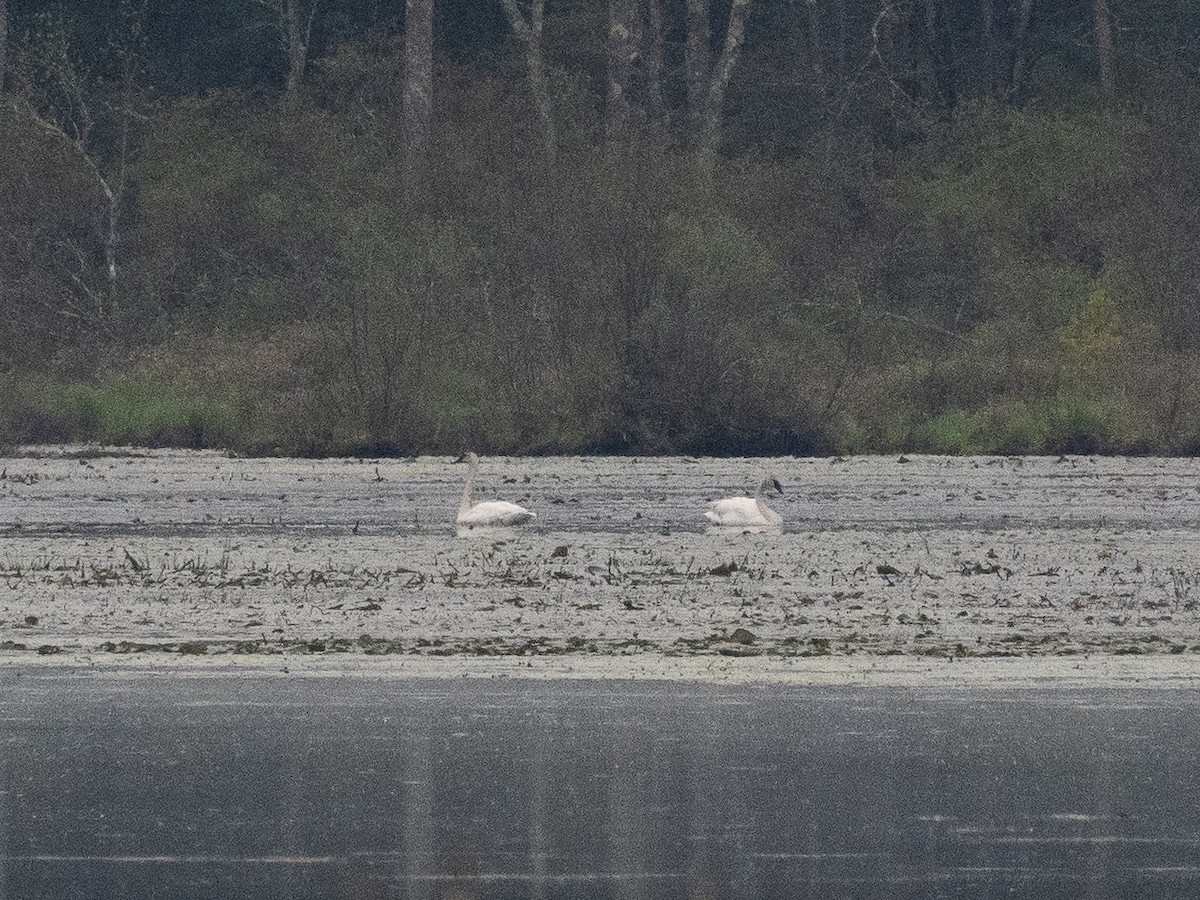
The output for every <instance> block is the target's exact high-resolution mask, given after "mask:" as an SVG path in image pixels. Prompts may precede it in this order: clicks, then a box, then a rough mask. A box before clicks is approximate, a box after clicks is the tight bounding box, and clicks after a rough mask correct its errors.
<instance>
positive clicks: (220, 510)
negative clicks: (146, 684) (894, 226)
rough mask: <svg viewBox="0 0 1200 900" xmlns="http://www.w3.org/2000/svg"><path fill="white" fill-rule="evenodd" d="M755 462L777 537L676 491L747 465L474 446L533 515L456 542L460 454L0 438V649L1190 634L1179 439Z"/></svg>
mask: <svg viewBox="0 0 1200 900" xmlns="http://www.w3.org/2000/svg"><path fill="white" fill-rule="evenodd" d="M771 467H772V469H773V471H774V472H775V474H776V475H777V476H778V477H779V478H780V480H781V481H782V482H783V483H784V486H785V490H786V491H787V493H786V494H785V496H784V497H783V498H781V500H780V501H779V502H777V503H776V504H775V506H776V508H777V509H778V510H779V511H780V512H781V513H782V515H783V516H784V521H785V525H784V530H783V531H782V533H776V534H745V533H740V532H732V533H712V532H706V531H705V527H704V526H705V521H704V519H703V511H704V508H705V505H706V502H707V501H708V500H711V499H714V498H717V497H720V496H726V495H729V494H731V493H744V492H745V490H746V489H747V488H748V487H750V486H752V485H753V484H754V483H756V482H757V480H758V477H759V476H760V474H761V470H762V464H761V463H760V462H758V461H751V460H693V459H679V458H674V459H646V460H629V459H575V458H554V459H520V460H502V459H491V460H484V465H483V470H482V472H481V479H480V485H479V488H480V490H479V491H478V492H477V498H479V499H485V498H489V497H493V496H499V497H501V498H503V499H508V500H514V501H517V502H521V503H523V504H524V505H527V506H528V507H530V508H531V509H533V510H535V511H536V512H537V513H538V518H537V520H536V521H535V523H534V524H533V527H531V528H530V527H526V528H523V529H510V530H503V531H489V532H473V533H470V534H468V535H466V536H459V535H457V534H456V533H455V530H454V527H453V516H454V510H455V507H456V505H457V500H458V493H459V491H460V489H461V483H462V477H463V474H464V469H465V467H464V466H461V465H457V466H456V465H453V464H452V462H451V460H449V459H446V458H421V459H417V460H411V461H403V460H388V461H358V460H324V461H309V460H303V461H298V460H262V459H257V460H241V459H230V458H227V457H224V456H222V455H219V454H212V453H186V452H141V451H127V452H125V453H123V454H121V455H115V456H105V455H100V454H96V453H94V452H83V453H81V452H78V451H72V450H68V451H66V452H64V451H61V450H58V451H53V450H46V451H37V452H33V453H31V454H29V455H25V456H20V457H14V458H10V459H4V460H0V470H3V471H2V477H0V586H2V587H3V591H2V593H0V656H3V657H5V658H9V659H13V658H19V659H26V660H27V659H30V658H31V657H36V656H38V655H40V656H42V657H47V658H48V657H58V656H60V655H61V656H64V658H65V657H69V658H71V659H77V658H81V656H82V657H87V658H92V659H95V658H107V659H111V660H118V659H131V658H134V657H150V658H155V659H164V658H167V657H176V658H178V657H189V658H191V659H193V660H198V659H199V658H201V657H203V658H206V659H215V658H224V659H226V660H232V659H233V658H235V657H238V658H248V657H261V656H284V655H286V657H287V658H289V659H301V658H326V659H330V658H334V657H337V658H339V659H341V660H347V661H348V660H357V662H356V663H354V664H356V665H357V664H360V663H361V664H368V658H382V657H389V658H392V659H393V661H397V660H399V659H401V658H414V659H416V658H420V659H433V660H437V659H441V660H447V659H453V658H460V657H461V658H469V659H485V658H495V659H496V660H497V663H496V664H497V665H499V666H501V667H503V666H510V667H514V668H515V667H521V666H523V665H525V664H526V663H528V662H529V661H531V660H533V659H535V658H536V659H544V658H549V657H557V658H561V662H560V663H557V664H556V665H557V666H558V667H559V668H560V669H570V668H572V667H574V666H576V665H584V661H585V660H589V659H602V660H609V661H611V662H610V663H604V664H602V665H601V666H600V668H603V667H604V666H606V665H607V666H610V667H611V665H613V664H619V661H620V660H633V659H634V658H637V659H640V660H645V659H650V658H654V659H659V660H665V661H666V662H665V663H663V664H662V666H661V668H662V669H663V671H670V670H671V668H672V666H671V663H670V660H673V659H700V660H701V661H709V662H713V661H722V664H724V663H730V664H733V665H739V664H740V665H745V666H747V667H750V666H751V664H750V663H749V662H747V663H739V662H738V661H740V660H747V661H756V662H755V663H754V666H753V667H754V668H757V669H761V670H763V671H774V670H776V669H778V670H780V671H786V670H788V669H794V668H796V667H797V666H799V667H800V668H804V667H806V666H808V665H810V664H811V663H812V662H816V661H821V660H826V659H830V658H836V659H843V660H857V662H856V663H855V665H856V666H861V667H869V666H870V665H871V664H874V663H877V662H878V661H880V660H888V659H898V660H935V661H939V662H940V663H943V664H944V663H950V664H953V663H954V662H958V663H963V662H968V661H980V660H987V659H1018V660H1019V659H1025V660H1028V659H1034V658H1036V659H1063V660H1066V661H1068V662H1069V661H1071V659H1072V658H1075V659H1079V660H1083V659H1087V660H1096V659H1099V658H1103V659H1114V658H1118V657H1140V658H1144V659H1149V658H1156V659H1159V660H1161V661H1162V664H1163V665H1164V666H1165V670H1167V671H1176V670H1178V671H1180V672H1185V673H1186V671H1187V667H1188V665H1189V664H1190V663H1192V662H1194V661H1195V659H1196V655H1197V654H1198V653H1200V568H1198V567H1197V565H1196V560H1197V559H1200V529H1198V528H1197V520H1198V518H1200V491H1198V489H1197V485H1200V479H1198V478H1197V475H1200V471H1198V468H1200V467H1198V466H1197V465H1196V464H1195V463H1194V462H1193V461H1191V460H1140V459H1139V460H1126V459H1091V458H1086V459H1064V460H1059V459H1049V458H1039V459H1003V458H995V459H992V458H988V459H974V460H972V459H946V458H935V457H914V458H912V459H904V458H900V459H896V458H886V459H885V458H854V459H850V460H793V459H781V460H776V461H773V462H772V463H771ZM332 665H334V667H335V668H336V667H337V666H339V665H341V663H340V662H339V663H333V664H332ZM587 665H593V667H595V666H594V664H591V663H588V664H587ZM656 667H657V664H655V665H652V666H650V668H651V669H654V668H656ZM685 668H686V667H685Z"/></svg>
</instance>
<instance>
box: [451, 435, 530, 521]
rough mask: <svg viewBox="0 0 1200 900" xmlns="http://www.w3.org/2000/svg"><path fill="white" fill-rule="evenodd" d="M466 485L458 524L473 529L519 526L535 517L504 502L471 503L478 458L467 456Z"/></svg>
mask: <svg viewBox="0 0 1200 900" xmlns="http://www.w3.org/2000/svg"><path fill="white" fill-rule="evenodd" d="M467 465H468V466H469V468H468V469H467V483H466V485H464V486H463V493H462V500H461V501H460V502H459V504H458V524H459V525H466V526H467V527H468V528H475V527H477V526H480V525H521V524H523V523H525V522H528V521H529V520H530V519H532V518H535V517H536V513H531V512H530V511H529V510H527V509H525V507H523V506H517V504H515V503H509V502H508V501H506V500H483V501H481V502H479V503H472V502H471V491H472V490H474V488H475V475H476V474H477V473H478V471H479V457H478V456H476V455H475V454H474V453H468V454H467Z"/></svg>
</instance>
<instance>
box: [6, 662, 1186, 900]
mask: <svg viewBox="0 0 1200 900" xmlns="http://www.w3.org/2000/svg"><path fill="white" fill-rule="evenodd" d="M0 696H2V699H0V744H2V745H3V754H2V756H0V851H2V853H3V862H2V864H0V897H5V898H9V897H11V898H58V900H65V898H142V897H164V898H165V897H172V898H182V897H187V898H235V897H237V898H241V897H254V898H259V897H263V898H309V897H311V898H384V897H406V898H407V897H429V898H440V897H454V898H470V897H489V898H491V897H498V898H518V897H544V898H584V897H587V898H651V897H653V898H733V897H737V898H746V897H795V898H817V897H841V898H888V900H892V898H914V900H915V898H937V897H947V898H949V897H955V898H957V897H997V898H998V897H1018V898H1048V897H1055V898H1071V897H1080V898H1093V900H1129V898H1140V897H1146V898H1151V897H1153V898H1176V897H1177V898H1185V897H1186V898H1194V897H1196V896H1200V819H1198V817H1197V815H1196V813H1197V810H1198V809H1200V781H1198V779H1197V774H1196V773H1197V772H1200V758H1198V756H1200V753H1198V750H1197V747H1198V741H1197V738H1198V736H1200V698H1197V697H1196V696H1194V695H1192V694H1189V693H1184V692H1179V691H1176V692H1170V691H1140V690H1132V689H1125V690H1119V691H1108V692H1100V691H1095V692H1093V691H1081V690H1069V691H1068V690H1064V691H1051V690H1040V689H1038V690H1034V689H1031V690H1029V691H1024V692H1016V693H1014V692H998V691H992V692H989V691H981V690H966V689H957V690H946V691H939V690H936V689H931V688H924V689H879V688H874V689H861V690H860V689H854V688H839V689H830V688H814V687H779V686H771V687H726V686H712V685H692V684H677V683H662V684H659V683H629V682H604V683H591V682H551V683H546V682H521V681H507V682H506V681H483V680H466V681H404V680H394V679H384V680H375V679H369V678H353V679H344V680H324V679H319V678H306V679H293V680H285V679H279V678H268V677H254V678H249V679H247V678H241V679H231V678H215V677H214V678H180V677H163V678H159V679H155V678H141V679H129V678H112V677H96V678H81V677H78V676H69V675H36V676H34V675H30V674H26V675H25V676H23V677H14V676H13V675H12V674H6V675H3V676H0Z"/></svg>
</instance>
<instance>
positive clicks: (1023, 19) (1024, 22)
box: [1012, 0, 1033, 93]
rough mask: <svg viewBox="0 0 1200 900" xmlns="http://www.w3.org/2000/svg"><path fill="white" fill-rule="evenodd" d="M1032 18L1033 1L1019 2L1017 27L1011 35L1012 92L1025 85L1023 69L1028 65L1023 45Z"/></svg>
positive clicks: (1026, 53)
mask: <svg viewBox="0 0 1200 900" xmlns="http://www.w3.org/2000/svg"><path fill="white" fill-rule="evenodd" d="M1032 16H1033V0H1021V5H1020V7H1019V8H1018V9H1017V27H1016V30H1015V31H1014V33H1013V48H1014V51H1013V74H1012V89H1013V92H1014V93H1016V92H1017V91H1019V90H1021V88H1022V87H1023V86H1024V83H1025V69H1026V66H1027V65H1028V61H1027V60H1028V49H1027V48H1026V46H1025V44H1026V42H1027V41H1028V39H1029V20H1030V18H1031V17H1032Z"/></svg>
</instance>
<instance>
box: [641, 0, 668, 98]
mask: <svg viewBox="0 0 1200 900" xmlns="http://www.w3.org/2000/svg"><path fill="white" fill-rule="evenodd" d="M646 12H647V14H648V16H649V26H650V28H649V34H650V37H649V40H647V41H646V49H645V57H646V103H647V105H648V107H649V110H650V117H651V118H652V119H655V120H661V119H662V118H663V117H664V116H665V115H666V109H667V108H666V104H665V103H664V102H663V93H662V81H663V21H662V5H661V3H660V0H647V2H646Z"/></svg>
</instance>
